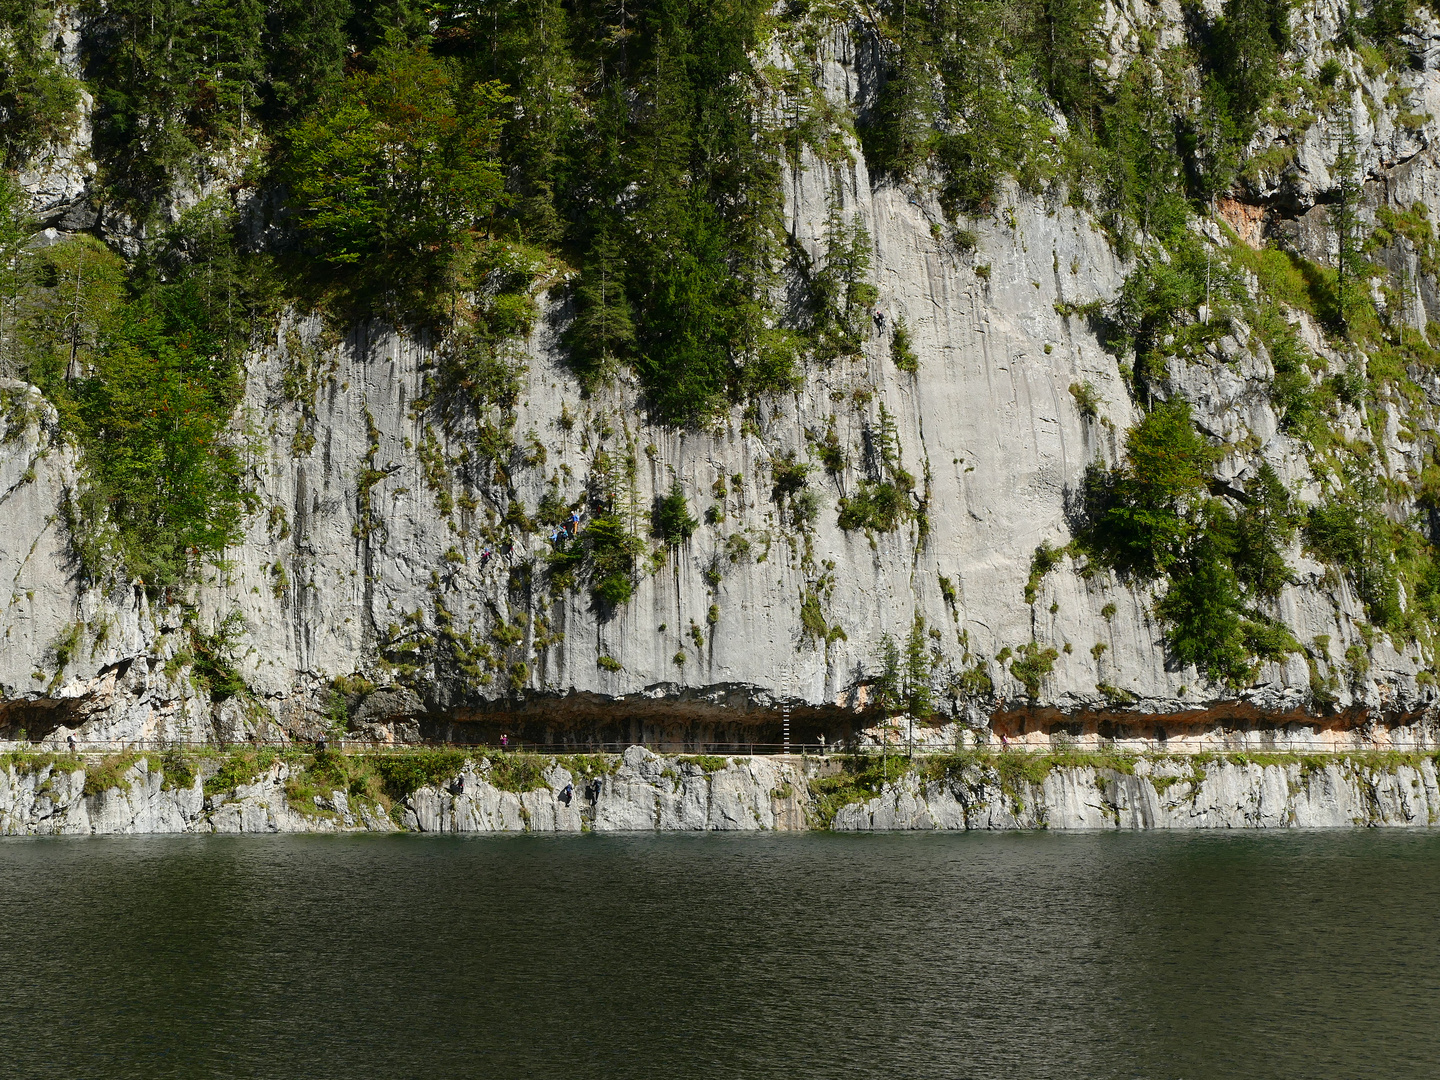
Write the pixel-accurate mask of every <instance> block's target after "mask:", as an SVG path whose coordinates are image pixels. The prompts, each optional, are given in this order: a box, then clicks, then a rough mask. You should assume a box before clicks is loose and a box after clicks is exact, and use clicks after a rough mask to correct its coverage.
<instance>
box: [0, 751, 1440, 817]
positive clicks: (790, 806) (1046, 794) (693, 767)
mask: <svg viewBox="0 0 1440 1080" xmlns="http://www.w3.org/2000/svg"><path fill="white" fill-rule="evenodd" d="M119 764H121V763H117V762H114V761H111V762H110V763H109V764H108V771H107V765H106V764H105V763H100V762H95V761H92V762H90V763H89V766H88V770H89V771H88V773H87V767H86V766H85V765H83V764H80V763H74V762H70V763H67V762H64V761H48V760H37V759H34V758H25V757H18V756H17V757H16V758H14V759H11V760H8V761H7V762H6V765H5V769H4V771H3V772H0V835H44V836H49V835H92V834H94V835H98V834H113V833H131V834H163V833H187V832H201V833H209V832H218V833H273V832H337V831H339V832H345V831H371V832H390V831H394V830H397V829H403V830H406V831H411V832H422V833H515V832H532V833H579V832H597V833H609V832H652V831H655V832H717V831H718V832H756V831H769V830H786V831H793V830H803V829H824V828H829V829H834V830H836V831H839V832H869V831H878V832H884V831H911V830H931V829H935V830H970V829H985V830H997V829H998V830H1012V829H1060V830H1066V829H1084V830H1091V829H1126V830H1129V829H1276V828H1350V827H1355V826H1368V827H1399V828H1425V827H1429V826H1433V825H1434V824H1435V823H1436V817H1437V814H1440V786H1437V780H1436V773H1435V762H1434V757H1433V755H1399V754H1394V755H1389V756H1386V755H1368V756H1367V755H1361V756H1358V757H1355V758H1345V757H1328V756H1320V757H1310V758H1294V759H1292V760H1283V759H1282V760H1274V759H1272V758H1267V757H1266V756H1265V755H1261V756H1259V757H1253V758H1246V757H1243V756H1237V757H1233V758H1221V759H1213V760H1201V761H1197V760H1193V759H1176V758H1163V757H1162V758H1153V759H1152V758H1146V757H1138V758H1137V757H1126V756H1120V757H1112V758H1110V759H1108V760H1102V759H1095V760H1086V758H1085V756H1084V755H1075V754H1074V753H1073V752H1072V753H1071V754H1070V756H1069V757H1068V758H1067V757H1065V756H1064V755H1060V756H1056V757H1053V758H1052V757H1048V756H1042V755H1025V754H1019V753H1014V752H1012V753H1010V754H1006V755H999V756H990V757H985V756H979V757H976V756H971V757H942V758H937V759H935V760H933V761H929V762H926V763H923V764H921V765H920V766H919V767H918V768H916V767H914V765H913V764H912V763H907V762H906V761H905V760H904V759H903V758H894V759H891V760H889V761H887V762H884V763H881V764H879V765H877V764H875V762H874V761H870V762H867V763H864V765H863V766H862V767H861V768H860V769H856V767H855V766H856V763H855V762H849V761H843V760H837V759H826V758H809V759H805V760H801V759H799V758H789V759H783V758H774V757H754V758H714V757H711V758H698V759H697V758H685V757H666V756H659V755H656V754H653V753H651V752H649V751H647V750H645V749H644V748H642V747H638V746H635V747H631V748H630V749H628V750H627V751H626V752H625V753H624V754H623V755H621V756H619V757H609V758H603V759H602V758H596V757H592V758H589V759H585V760H583V761H577V760H575V759H549V760H548V761H546V762H545V763H544V764H543V765H542V766H541V768H542V770H543V775H539V776H536V777H534V778H532V779H530V780H527V781H522V782H520V783H515V782H514V777H513V775H512V776H508V777H507V776H502V775H501V773H502V770H503V769H504V767H505V765H506V762H505V759H504V758H500V759H485V758H476V759H473V760H468V761H466V762H465V763H464V765H463V766H462V767H460V768H459V770H458V771H457V772H455V773H454V774H453V775H451V776H448V777H445V778H443V779H442V780H441V781H440V782H439V783H426V784H423V785H422V786H420V787H418V788H416V789H415V790H414V791H411V792H409V793H408V794H405V795H403V796H402V797H400V798H398V799H396V800H395V801H393V802H389V804H388V805H385V802H388V800H385V802H382V801H378V800H377V798H376V797H375V796H374V795H372V794H369V793H365V792H362V791H361V790H358V788H359V785H355V786H354V787H353V788H352V790H350V791H345V790H341V789H340V788H336V787H334V786H333V784H326V783H324V782H321V781H318V780H315V779H307V769H306V765H305V763H304V762H302V761H299V760H289V761H277V762H274V763H273V764H270V765H266V766H263V767H261V769H260V772H259V774H258V775H254V776H248V777H246V778H242V779H241V780H240V781H239V782H238V783H235V784H234V786H228V785H227V782H226V781H225V778H224V776H223V772H222V770H223V768H224V765H223V763H221V762H217V761H214V760H213V759H212V760H210V761H208V762H203V763H201V767H200V769H198V770H197V771H195V772H193V773H190V774H188V775H187V774H186V773H183V772H182V773H179V774H177V773H176V771H175V763H173V762H171V763H167V762H163V761H161V760H160V759H159V758H155V759H149V758H145V757H140V758H138V759H137V760H135V761H134V762H133V763H131V764H128V765H125V766H124V767H123V768H119V769H118V771H117V765H119ZM314 767H315V763H313V762H312V763H311V769H313V768H314ZM185 768H186V769H188V768H189V766H188V765H187V766H185ZM242 771H248V770H242ZM316 788H318V790H314V791H313V793H311V792H312V789H316ZM517 788H518V789H519V790H517ZM381 798H383V796H382V797H381Z"/></svg>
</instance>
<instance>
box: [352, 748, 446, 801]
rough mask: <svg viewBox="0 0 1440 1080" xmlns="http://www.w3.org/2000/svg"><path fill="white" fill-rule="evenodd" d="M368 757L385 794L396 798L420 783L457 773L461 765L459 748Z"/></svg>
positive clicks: (420, 784)
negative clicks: (377, 774)
mask: <svg viewBox="0 0 1440 1080" xmlns="http://www.w3.org/2000/svg"><path fill="white" fill-rule="evenodd" d="M372 760H373V762H374V766H375V771H376V772H377V773H379V775H380V779H381V782H382V783H383V785H384V788H385V794H386V795H388V796H389V797H390V798H392V799H394V800H395V801H397V802H398V801H399V800H401V799H403V798H405V797H406V796H408V795H412V794H414V793H415V792H416V791H419V790H420V789H421V788H422V787H426V786H427V785H430V784H438V783H440V782H442V781H444V780H449V779H451V778H452V777H455V776H458V775H459V773H460V770H461V769H462V768H464V766H465V754H464V753H462V752H461V751H459V750H422V751H417V752H414V753H405V754H377V755H376V756H375V757H374V758H373V759H372Z"/></svg>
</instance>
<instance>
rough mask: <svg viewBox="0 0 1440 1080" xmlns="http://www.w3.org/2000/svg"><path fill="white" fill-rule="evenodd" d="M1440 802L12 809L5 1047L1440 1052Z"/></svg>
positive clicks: (626, 1071) (203, 1069) (1095, 1073)
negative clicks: (700, 816) (204, 823)
mask: <svg viewBox="0 0 1440 1080" xmlns="http://www.w3.org/2000/svg"><path fill="white" fill-rule="evenodd" d="M1437 904H1440V833H1399V832H1395V833H1385V832H1374V831H1371V832H1358V831H1357V832H1340V833H1286V834H1264V835H1256V834H1244V835H1238V834H1225V835H1208V834H1180V835H1160V834H1129V835H1045V834H1038V835H1021V834H997V835H955V836H945V835H895V836H834V835H824V834H820V835H797V836H783V835H782V836H776V835H768V836H716V835H711V836H675V835H669V836H664V835H662V836H650V835H646V836H634V837H599V836H585V837H575V838H568V839H542V838H532V837H504V838H500V837H486V838H475V839H439V838H427V837H415V836H398V837H369V836H362V837H319V836H315V837H284V836H274V837H135V838H98V839H90V838H86V839H9V840H3V841H0V905H3V921H0V1075H4V1076H13V1077H27V1078H28V1077H65V1078H80V1077H86V1078H90V1077H97V1078H98V1077H107V1078H108V1077H126V1078H133V1077H205V1078H211V1077H247V1078H248V1077H264V1078H269V1077H275V1078H281V1077H284V1078H291V1077H324V1078H332V1080H344V1078H353V1077H383V1078H402V1077H403V1078H410V1077H427V1078H428V1077H435V1078H445V1080H449V1078H452V1077H532V1076H533V1077H556V1078H559V1077H578V1078H584V1080H589V1078H629V1077H637V1078H638V1077H646V1078H649V1077H657V1078H688V1077H735V1078H750V1077H775V1078H781V1077H784V1078H793V1077H916V1078H926V1080H930V1078H937V1080H938V1078H964V1077H973V1078H992V1077H995V1078H999V1077H1006V1078H1009V1077H1014V1078H1029V1077H1037V1078H1051V1077H1053V1078H1057V1080H1058V1078H1065V1080H1076V1078H1087V1077H1096V1078H1098V1077H1144V1078H1208V1077H1247V1078H1266V1077H1287V1078H1288V1077H1324V1078H1339V1077H1432V1076H1440V934H1437V930H1440V916H1437Z"/></svg>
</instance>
